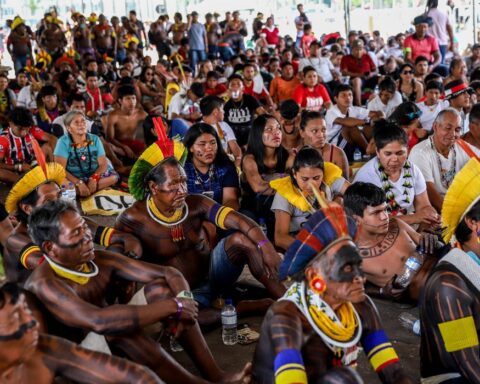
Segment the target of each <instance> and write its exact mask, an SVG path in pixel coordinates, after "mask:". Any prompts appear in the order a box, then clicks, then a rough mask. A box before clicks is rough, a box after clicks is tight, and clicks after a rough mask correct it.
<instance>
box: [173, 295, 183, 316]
mask: <svg viewBox="0 0 480 384" xmlns="http://www.w3.org/2000/svg"><path fill="white" fill-rule="evenodd" d="M173 301H175V303H177V312H176V313H175V315H174V317H175V319H177V320H180V316H182V312H183V303H182V302H181V301H180V300H178V299H177V298H176V297H175V298H173Z"/></svg>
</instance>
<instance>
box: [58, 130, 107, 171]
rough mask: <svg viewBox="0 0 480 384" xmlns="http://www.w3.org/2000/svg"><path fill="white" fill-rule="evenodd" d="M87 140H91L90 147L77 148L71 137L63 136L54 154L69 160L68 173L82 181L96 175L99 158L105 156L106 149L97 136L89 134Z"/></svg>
mask: <svg viewBox="0 0 480 384" xmlns="http://www.w3.org/2000/svg"><path fill="white" fill-rule="evenodd" d="M87 140H91V143H90V144H89V145H87V146H85V147H79V148H75V147H74V146H73V145H72V144H73V143H72V140H71V139H70V135H68V134H67V135H63V136H62V137H60V139H58V141H57V145H56V147H55V151H54V153H53V154H54V155H55V156H59V157H63V158H65V159H67V166H66V170H67V172H70V173H71V174H72V175H74V176H75V177H77V178H79V179H82V180H86V179H88V178H89V177H90V176H91V175H92V174H93V173H95V171H96V170H97V168H98V158H99V157H100V156H105V149H104V148H103V144H102V142H101V141H100V138H99V137H98V136H97V135H94V134H91V133H87ZM110 167H111V166H109V169H110Z"/></svg>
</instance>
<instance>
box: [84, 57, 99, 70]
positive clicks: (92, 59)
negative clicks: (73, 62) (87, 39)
mask: <svg viewBox="0 0 480 384" xmlns="http://www.w3.org/2000/svg"><path fill="white" fill-rule="evenodd" d="M90 63H95V64H97V59H94V58H91V59H88V60H86V61H85V68H87V67H88V65H89V64H90Z"/></svg>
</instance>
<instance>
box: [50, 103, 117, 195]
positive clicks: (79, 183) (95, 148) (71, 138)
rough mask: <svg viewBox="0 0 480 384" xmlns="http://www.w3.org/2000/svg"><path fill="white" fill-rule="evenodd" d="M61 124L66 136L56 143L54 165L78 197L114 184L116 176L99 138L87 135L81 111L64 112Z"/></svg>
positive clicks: (91, 193) (90, 134)
mask: <svg viewBox="0 0 480 384" xmlns="http://www.w3.org/2000/svg"><path fill="white" fill-rule="evenodd" d="M64 123H65V127H66V128H67V131H68V133H67V134H65V135H63V136H62V137H61V138H60V139H58V141H57V146H56V147H55V151H54V156H55V162H57V163H59V164H60V165H62V166H63V167H64V168H65V171H66V173H67V179H68V181H71V182H72V183H74V184H75V187H76V190H77V193H78V195H80V196H81V197H87V196H90V195H93V194H94V193H95V192H97V191H100V190H102V189H105V188H107V187H110V186H111V185H113V184H115V183H116V182H117V181H118V179H119V176H118V174H117V173H116V172H115V170H114V169H113V167H112V165H111V164H110V162H109V161H108V160H107V157H106V155H105V149H104V147H103V144H102V142H101V141H100V138H99V137H98V136H97V135H94V134H92V133H87V124H86V121H85V115H84V114H83V112H80V111H77V110H72V111H70V112H68V113H67V114H66V115H65V118H64Z"/></svg>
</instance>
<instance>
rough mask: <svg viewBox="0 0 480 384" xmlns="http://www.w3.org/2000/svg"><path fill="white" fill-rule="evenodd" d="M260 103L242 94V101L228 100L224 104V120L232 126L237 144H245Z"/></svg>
mask: <svg viewBox="0 0 480 384" xmlns="http://www.w3.org/2000/svg"><path fill="white" fill-rule="evenodd" d="M258 107H260V103H259V102H258V101H257V99H255V98H254V97H253V96H250V95H243V98H242V101H233V100H232V99H230V100H228V101H227V103H226V104H225V106H224V108H223V109H224V110H225V121H226V122H227V123H228V124H229V125H230V126H231V127H232V129H233V132H234V133H235V136H236V137H237V142H238V144H239V145H245V144H246V143H247V139H248V133H249V132H250V128H251V127H252V122H253V117H254V116H255V111H256V110H257V108H258Z"/></svg>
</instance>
